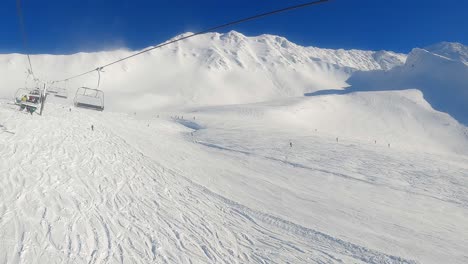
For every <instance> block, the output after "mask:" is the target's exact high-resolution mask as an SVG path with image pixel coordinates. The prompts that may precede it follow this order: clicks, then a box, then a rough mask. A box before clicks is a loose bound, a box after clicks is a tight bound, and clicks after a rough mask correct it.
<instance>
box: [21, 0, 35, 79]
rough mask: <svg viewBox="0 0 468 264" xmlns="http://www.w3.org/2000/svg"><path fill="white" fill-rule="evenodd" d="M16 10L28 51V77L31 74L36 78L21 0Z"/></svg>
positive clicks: (24, 44)
mask: <svg viewBox="0 0 468 264" xmlns="http://www.w3.org/2000/svg"><path fill="white" fill-rule="evenodd" d="M16 11H17V14H18V20H19V24H20V31H21V36H22V38H23V46H24V49H25V52H26V56H27V57H28V63H29V69H28V77H29V75H32V76H33V79H36V77H35V76H34V71H33V67H32V63H31V57H30V56H29V52H28V49H29V46H28V36H27V35H26V27H25V26H24V17H23V12H22V8H21V0H16Z"/></svg>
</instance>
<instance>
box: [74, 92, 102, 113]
mask: <svg viewBox="0 0 468 264" xmlns="http://www.w3.org/2000/svg"><path fill="white" fill-rule="evenodd" d="M73 103H74V105H75V107H80V108H86V109H91V110H97V111H103V110H104V92H103V91H101V90H98V89H92V88H88V87H80V88H78V89H77V90H76V94H75V99H74V100H73Z"/></svg>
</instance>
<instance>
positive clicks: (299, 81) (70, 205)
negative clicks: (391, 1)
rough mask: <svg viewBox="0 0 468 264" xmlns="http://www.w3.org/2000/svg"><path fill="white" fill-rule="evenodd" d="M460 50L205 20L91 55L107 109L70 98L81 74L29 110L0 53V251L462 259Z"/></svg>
mask: <svg viewBox="0 0 468 264" xmlns="http://www.w3.org/2000/svg"><path fill="white" fill-rule="evenodd" d="M465 51H466V47H464V46H463V45H461V44H454V43H442V44H438V45H435V46H432V47H429V48H425V49H420V48H416V49H414V50H413V51H412V52H411V53H410V54H408V55H405V54H397V53H393V52H389V51H360V50H330V49H320V48H314V47H302V46H299V45H296V44H294V43H291V42H289V41H288V40H286V39H284V38H282V37H278V36H271V35H262V36H257V37H246V36H244V35H242V34H240V33H237V32H229V33H227V34H218V33H212V34H205V35H202V36H199V37H197V38H193V39H190V40H186V41H182V42H179V43H177V44H175V45H171V46H167V47H165V48H163V49H160V50H155V51H152V52H150V53H147V54H144V55H142V56H139V57H136V58H133V59H131V60H128V61H125V62H124V63H122V64H119V65H114V66H112V67H109V68H106V69H105V72H104V73H102V79H101V86H100V88H101V89H102V90H104V92H105V93H106V96H105V101H106V110H105V111H104V112H96V111H91V110H85V109H80V108H73V107H72V100H73V92H74V91H75V89H76V88H77V87H79V86H83V85H84V86H90V87H95V86H96V82H97V74H94V75H93V74H92V75H88V76H85V77H83V78H79V79H76V80H73V81H70V82H69V83H68V84H67V85H68V88H69V94H70V98H69V99H68V101H67V100H64V99H60V98H56V97H49V98H48V99H47V104H46V105H45V108H44V115H43V116H40V117H39V116H36V115H29V114H26V113H24V112H20V111H18V107H17V106H16V105H14V104H12V102H11V99H12V96H13V94H14V93H15V90H16V89H17V88H18V87H23V86H24V85H25V80H24V78H25V76H26V74H25V65H26V58H25V56H24V55H20V54H5V55H0V76H1V78H0V96H2V97H5V98H6V99H5V98H3V99H1V100H0V172H1V173H0V176H1V177H0V187H1V188H0V201H1V202H0V262H5V263H35V262H39V263H42V262H46V263H65V262H68V263H221V262H227V263H265V262H267V263H399V264H400V263H411V264H413V263H460V264H461V263H466V260H467V254H466V238H467V237H468V234H467V233H466V230H468V222H467V221H466V219H467V217H468V198H467V195H466V194H467V193H468V181H467V178H466V175H468V162H467V160H468V129H467V127H466V123H465V120H466V117H467V116H468V109H467V105H468V104H467V102H468V96H467V89H468V86H467V84H468V80H467V76H468V73H467V68H468V66H467V65H466V52H465ZM131 53H132V52H131V51H128V50H117V51H111V52H98V53H79V54H74V55H69V56H52V55H36V56H32V60H33V65H34V68H35V73H36V75H37V77H39V78H42V79H49V80H53V79H62V78H65V77H68V76H70V75H73V74H76V73H80V72H84V71H87V70H90V69H93V68H96V67H98V66H100V65H103V64H105V63H107V62H109V61H113V60H115V59H117V58H121V57H124V56H127V55H129V54H131ZM26 85H32V84H31V82H30V80H29V82H27V83H26ZM59 85H64V84H59ZM122 112H131V114H128V113H122ZM91 126H92V128H91Z"/></svg>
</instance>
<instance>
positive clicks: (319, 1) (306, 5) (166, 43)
mask: <svg viewBox="0 0 468 264" xmlns="http://www.w3.org/2000/svg"><path fill="white" fill-rule="evenodd" d="M18 1H19V0H18ZM329 1H330V0H318V1H313V2H308V3H304V4H300V5H295V6H289V7H286V8H282V9H278V10H274V11H270V12H267V13H263V14H259V15H255V16H251V17H247V18H243V19H239V20H236V21H232V22H229V23H226V24H222V25H219V26H215V27H212V28H208V29H205V30H202V31H199V32H197V33H192V34H190V35H188V36H184V37H180V38H178V39H174V40H171V41H167V42H164V43H162V44H160V45H157V46H154V47H151V48H147V49H144V50H142V51H139V52H137V53H135V54H132V55H130V56H127V57H124V58H121V59H119V60H116V61H113V62H110V63H108V64H105V65H103V66H101V67H97V68H96V69H92V70H89V71H87V72H84V73H81V74H78V75H75V76H72V77H69V78H67V79H64V80H61V81H68V80H71V79H75V78H78V77H81V76H84V75H87V74H90V73H92V72H94V71H98V72H100V71H102V70H103V69H104V68H107V67H109V66H111V65H114V64H117V63H119V62H122V61H125V60H128V59H130V58H133V57H136V56H138V55H141V54H143V53H147V52H149V51H152V50H155V49H159V48H162V47H164V46H167V45H170V44H173V43H176V42H179V41H182V40H186V39H189V38H192V37H195V36H198V35H202V34H206V33H209V32H212V31H215V30H218V29H222V28H226V27H230V26H234V25H238V24H241V23H245V22H248V21H252V20H256V19H260V18H264V17H267V16H271V15H275V14H279V13H283V12H286V11H291V10H295V9H301V8H305V7H309V6H312V5H318V4H322V3H325V2H329Z"/></svg>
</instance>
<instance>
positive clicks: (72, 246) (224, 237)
mask: <svg viewBox="0 0 468 264" xmlns="http://www.w3.org/2000/svg"><path fill="white" fill-rule="evenodd" d="M1 107H2V108H1V110H0V115H1V116H2V117H4V116H9V115H11V114H12V113H13V114H14V115H15V116H14V119H12V120H10V121H9V122H8V123H6V124H2V125H3V126H5V127H7V129H8V131H14V134H11V133H0V170H1V171H0V175H1V178H0V184H1V187H2V188H1V189H0V200H1V201H2V202H1V204H0V263H199V262H203V263H359V262H364V263H416V262H415V261H413V260H410V259H406V258H403V257H399V256H394V255H392V254H386V253H383V252H379V251H377V250H374V249H371V248H367V247H365V246H361V245H358V244H355V243H351V242H347V241H345V240H343V239H340V238H337V237H334V236H333V235H329V234H327V233H326V232H321V231H319V230H315V229H311V228H307V227H304V226H301V225H299V224H296V223H294V222H292V221H289V220H287V219H284V218H281V217H278V216H275V215H274V214H270V213H268V212H263V211H261V210H258V209H254V208H250V207H248V206H246V205H243V204H241V203H239V202H236V201H233V200H231V199H229V198H227V197H225V196H222V195H220V194H217V193H216V192H215V191H212V190H210V189H208V188H206V187H203V186H202V185H200V184H198V183H196V182H195V181H194V180H192V177H191V175H190V174H187V172H183V171H179V170H177V169H174V168H172V167H171V166H170V164H167V165H166V164H163V163H162V161H159V160H156V159H154V157H149V156H146V155H145V153H144V152H142V151H140V150H139V149H138V147H136V146H134V145H133V143H129V142H128V141H127V140H126V137H125V136H121V135H119V129H116V128H112V127H110V125H109V124H110V121H107V119H108V116H107V115H108V114H107V113H94V112H93V113H91V112H89V111H83V110H76V109H73V111H72V112H71V113H69V112H68V111H67V110H65V109H63V108H60V107H58V106H55V105H48V106H47V107H48V108H47V110H46V111H47V112H46V114H45V115H44V117H38V116H29V115H25V114H23V113H19V112H17V113H14V112H12V111H13V110H12V109H10V108H8V107H4V105H1ZM112 118H114V117H112ZM122 122H127V121H125V120H122ZM164 122H166V121H164ZM161 123H163V121H161ZM90 124H95V127H96V129H95V131H94V132H93V131H91V130H90ZM132 124H134V123H130V122H128V124H127V125H128V126H131V125H132ZM120 125H122V126H125V125H126V124H120ZM163 125H166V124H163ZM152 126H153V124H152ZM156 126H157V124H156ZM156 129H158V128H156ZM161 129H162V128H161ZM171 140H185V139H184V138H183V137H178V136H174V137H173V138H171ZM182 143H183V142H182ZM179 144H180V143H179ZM186 144H190V142H189V143H186ZM202 144H204V145H205V146H209V147H210V148H213V147H216V148H218V149H220V150H230V148H229V147H223V146H220V145H217V144H216V142H213V143H202ZM230 151H231V150H230ZM240 152H241V153H244V154H248V155H250V154H249V153H250V152H249V151H245V152H244V151H243V150H242V151H240ZM161 155H164V153H161ZM260 156H261V155H260ZM264 157H266V158H267V159H270V160H273V161H274V162H277V161H278V160H275V159H276V158H273V157H268V156H266V155H265V156H264ZM281 162H283V161H281ZM298 164H299V163H297V164H295V163H294V162H292V161H291V162H286V163H285V164H283V166H291V165H292V166H294V167H300V166H299V165H298ZM303 168H304V169H308V168H307V167H305V166H304V167H303ZM312 170H315V168H312ZM317 170H318V169H317ZM323 172H324V173H333V174H335V175H338V174H339V173H337V172H331V171H323ZM465 172H466V171H465ZM462 173H463V172H462ZM346 178H354V177H353V176H346ZM362 181H365V182H368V181H367V180H362ZM381 184H385V183H381ZM434 188H435V187H434ZM463 197H465V196H463V195H460V196H455V197H452V199H454V200H457V201H459V203H462V204H465V205H466V200H463Z"/></svg>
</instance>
